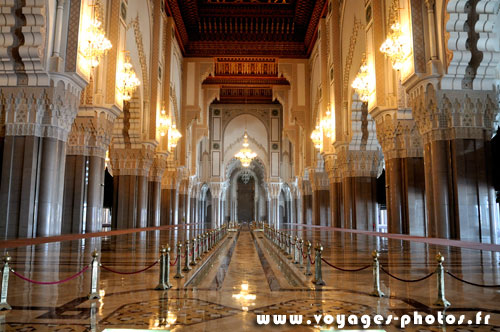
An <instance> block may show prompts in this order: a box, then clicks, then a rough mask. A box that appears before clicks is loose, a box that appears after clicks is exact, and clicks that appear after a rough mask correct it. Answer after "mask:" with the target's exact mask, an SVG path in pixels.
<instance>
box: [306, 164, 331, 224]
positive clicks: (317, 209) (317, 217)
mask: <svg viewBox="0 0 500 332" xmlns="http://www.w3.org/2000/svg"><path fill="white" fill-rule="evenodd" d="M309 177H310V181H311V187H312V224H313V225H318V226H330V192H329V190H328V189H329V188H328V175H327V174H326V173H325V172H324V171H323V170H319V171H318V170H313V171H311V173H310V174H309Z"/></svg>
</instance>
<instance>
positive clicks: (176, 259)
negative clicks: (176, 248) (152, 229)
mask: <svg viewBox="0 0 500 332" xmlns="http://www.w3.org/2000/svg"><path fill="white" fill-rule="evenodd" d="M178 260H179V255H177V257H175V261H174V262H173V263H172V262H169V263H170V266H175V264H177V261H178Z"/></svg>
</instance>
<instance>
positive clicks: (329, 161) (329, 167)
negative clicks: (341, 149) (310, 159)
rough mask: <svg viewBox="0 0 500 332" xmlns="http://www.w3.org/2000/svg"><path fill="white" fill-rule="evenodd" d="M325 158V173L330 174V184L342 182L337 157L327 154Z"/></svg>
mask: <svg viewBox="0 0 500 332" xmlns="http://www.w3.org/2000/svg"><path fill="white" fill-rule="evenodd" d="M323 158H324V159H325V171H326V173H327V174H328V180H329V182H330V183H335V182H340V181H341V180H342V177H341V176H340V171H339V164H338V158H337V156H336V155H335V154H327V155H324V156H323Z"/></svg>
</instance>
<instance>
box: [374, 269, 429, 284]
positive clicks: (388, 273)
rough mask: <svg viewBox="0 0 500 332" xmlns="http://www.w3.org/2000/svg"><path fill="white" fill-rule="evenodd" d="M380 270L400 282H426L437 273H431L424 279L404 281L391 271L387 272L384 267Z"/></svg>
mask: <svg viewBox="0 0 500 332" xmlns="http://www.w3.org/2000/svg"><path fill="white" fill-rule="evenodd" d="M380 269H381V270H382V271H384V272H385V273H386V274H387V275H388V276H389V277H391V278H394V279H396V280H399V281H402V282H419V281H422V280H425V279H427V278H430V277H431V276H432V275H433V274H434V273H436V272H435V271H434V272H431V273H429V274H428V275H426V276H424V277H422V278H419V279H413V280H410V279H402V278H398V277H396V276H395V275H393V274H391V273H390V272H389V271H387V270H386V269H384V267H383V266H382V265H380Z"/></svg>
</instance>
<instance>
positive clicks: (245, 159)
mask: <svg viewBox="0 0 500 332" xmlns="http://www.w3.org/2000/svg"><path fill="white" fill-rule="evenodd" d="M248 146H249V144H248V135H247V131H246V130H245V135H243V148H241V150H240V152H238V153H237V154H236V155H235V157H236V158H237V159H238V160H239V161H240V162H241V164H242V165H243V167H248V166H250V163H251V162H252V160H254V158H255V157H257V154H256V153H255V152H253V151H252V150H251V149H250V148H249V147H248Z"/></svg>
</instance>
